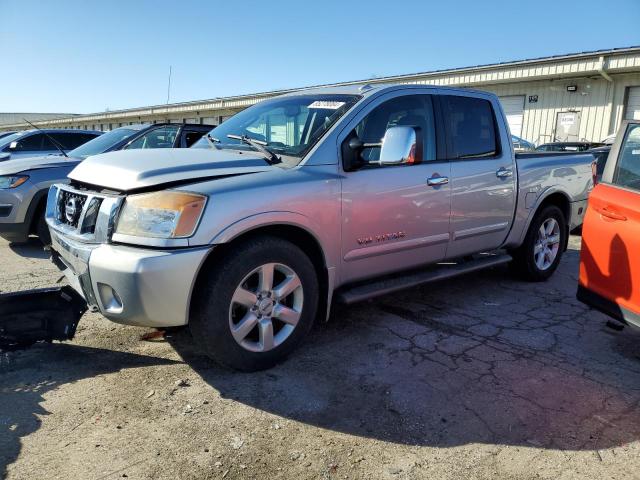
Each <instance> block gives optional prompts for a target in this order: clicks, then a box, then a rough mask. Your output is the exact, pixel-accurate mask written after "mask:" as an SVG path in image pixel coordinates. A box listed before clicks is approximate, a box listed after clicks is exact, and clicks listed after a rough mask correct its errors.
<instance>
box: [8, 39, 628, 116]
mask: <svg viewBox="0 0 640 480" xmlns="http://www.w3.org/2000/svg"><path fill="white" fill-rule="evenodd" d="M624 54H634V55H635V54H638V55H640V46H631V47H623V48H611V49H602V50H592V51H585V52H578V53H569V54H562V55H552V56H545V57H536V58H529V59H522V60H512V61H505V62H498V63H489V64H481V65H474V66H467V67H457V68H450V69H441V70H429V71H423V72H417V73H410V74H401V75H393V76H384V77H376V78H369V79H361V80H352V81H346V82H338V83H330V84H320V85H310V86H306V87H298V88H288V89H280V90H270V91H266V92H259V93H251V94H244V95H234V96H228V97H214V98H210V99H203V100H192V101H187V102H178V103H171V104H164V105H151V106H144V107H135V108H128V109H121V110H109V111H105V112H95V113H89V114H83V115H78V116H73V117H70V118H67V119H61V123H62V122H63V123H64V124H67V123H68V124H70V125H75V124H77V123H81V122H91V121H100V120H104V121H107V122H108V121H109V119H115V118H120V117H135V116H136V113H139V114H141V116H142V115H155V114H161V113H166V114H169V113H172V112H173V113H177V112H185V113H186V112H188V111H194V110H196V109H198V110H215V109H225V108H228V109H234V108H239V107H245V106H249V105H252V104H254V103H256V102H257V101H260V100H262V99H266V98H270V97H273V96H276V95H283V94H287V93H294V92H301V91H306V90H313V89H319V88H327V89H329V88H331V89H335V91H336V92H337V91H339V90H340V91H344V92H347V91H348V92H349V93H357V87H358V86H361V85H363V84H380V83H392V82H407V81H419V80H427V79H428V78H429V77H442V76H445V75H460V74H465V73H476V72H477V73H481V72H483V71H487V70H496V69H506V68H508V67H523V66H535V65H537V64H550V63H551V64H552V63H554V62H561V61H565V60H566V61H572V60H580V59H584V58H588V57H591V58H596V59H597V58H598V57H606V56H611V55H616V56H618V55H624ZM518 80H524V79H523V78H519V79H518ZM352 86H356V88H353V89H352V88H350V87H352ZM36 123H51V122H50V121H42V122H36ZM54 123H59V122H54ZM12 126H14V127H16V126H19V124H16V125H12ZM8 127H9V125H6V128H8Z"/></svg>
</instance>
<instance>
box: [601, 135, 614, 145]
mask: <svg viewBox="0 0 640 480" xmlns="http://www.w3.org/2000/svg"><path fill="white" fill-rule="evenodd" d="M615 141H616V134H615V133H614V134H612V135H609V136H608V137H606V138H604V139H603V140H602V142H601V143H603V144H604V145H613V142H615Z"/></svg>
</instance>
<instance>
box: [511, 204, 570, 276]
mask: <svg viewBox="0 0 640 480" xmlns="http://www.w3.org/2000/svg"><path fill="white" fill-rule="evenodd" d="M554 222H555V223H554ZM542 225H545V226H546V227H547V228H546V229H545V232H548V230H549V227H551V226H553V227H554V228H553V230H554V232H553V233H552V234H549V235H547V237H546V238H544V237H543V236H542V232H541V227H542ZM555 226H557V228H555ZM556 231H557V234H556V233H555V232H556ZM556 235H557V238H556ZM566 245H567V220H566V219H565V216H564V213H562V210H560V208H558V207H557V206H555V205H549V206H546V207H544V208H543V209H542V210H540V211H539V212H538V213H536V216H535V217H534V218H533V220H532V222H531V225H530V226H529V230H528V231H527V235H526V237H525V239H524V243H523V244H522V245H521V246H520V248H518V249H516V250H514V251H512V252H511V255H512V256H513V262H512V263H511V267H512V269H513V270H514V272H515V273H516V274H517V275H518V276H520V277H521V278H523V279H524V280H527V281H530V282H543V281H545V280H547V279H548V278H549V277H551V275H553V272H555V271H556V269H557V268H558V265H559V264H560V260H561V258H562V254H563V253H564V249H565V246H566ZM541 248H542V250H541ZM545 248H547V249H548V250H549V255H547V254H546V251H545ZM552 254H553V255H552ZM541 258H543V261H540V259H541ZM551 258H552V259H551Z"/></svg>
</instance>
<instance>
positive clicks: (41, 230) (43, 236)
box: [36, 212, 51, 247]
mask: <svg viewBox="0 0 640 480" xmlns="http://www.w3.org/2000/svg"><path fill="white" fill-rule="evenodd" d="M36 235H37V236H38V238H39V239H40V241H41V242H42V244H43V245H44V246H45V247H46V246H48V245H51V234H50V233H49V227H48V226H47V222H46V220H45V219H44V212H42V213H41V214H40V216H39V217H38V219H37V220H36Z"/></svg>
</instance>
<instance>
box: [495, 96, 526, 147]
mask: <svg viewBox="0 0 640 480" xmlns="http://www.w3.org/2000/svg"><path fill="white" fill-rule="evenodd" d="M500 103H501V104H502V109H503V110H504V113H505V115H506V116H507V123H508V124H509V129H510V130H511V134H512V135H515V136H516V137H521V136H522V119H523V118H524V95H510V96H508V97H500Z"/></svg>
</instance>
